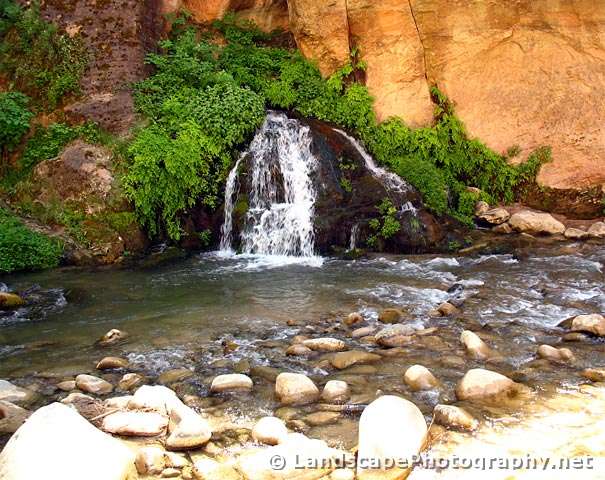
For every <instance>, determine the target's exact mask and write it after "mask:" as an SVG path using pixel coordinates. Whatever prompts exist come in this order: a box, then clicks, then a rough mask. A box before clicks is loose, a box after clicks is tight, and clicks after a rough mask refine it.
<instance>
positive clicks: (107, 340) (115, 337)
mask: <svg viewBox="0 0 605 480" xmlns="http://www.w3.org/2000/svg"><path fill="white" fill-rule="evenodd" d="M127 336H128V334H127V333H126V332H123V331H121V330H118V329H117V328H112V329H111V330H110V331H109V332H107V333H106V334H105V335H103V336H102V337H101V338H100V339H99V341H98V344H99V345H100V346H101V347H108V346H110V345H115V344H116V343H119V342H121V341H123V340H125V339H126V337H127Z"/></svg>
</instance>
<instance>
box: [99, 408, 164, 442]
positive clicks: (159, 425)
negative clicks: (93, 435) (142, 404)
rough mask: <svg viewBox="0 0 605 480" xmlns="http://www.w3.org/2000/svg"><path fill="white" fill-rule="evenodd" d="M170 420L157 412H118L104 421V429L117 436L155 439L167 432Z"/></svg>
mask: <svg viewBox="0 0 605 480" xmlns="http://www.w3.org/2000/svg"><path fill="white" fill-rule="evenodd" d="M167 427H168V418H167V417H165V416H164V415H160V414H159V413H155V412H116V413H112V414H111V415H108V416H106V417H105V418H104V419H103V425H102V427H101V428H102V429H103V430H104V431H106V432H108V433H113V434H115V435H123V436H130V437H155V436H158V435H162V434H163V433H165V432H166V428H167Z"/></svg>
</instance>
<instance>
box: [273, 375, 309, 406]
mask: <svg viewBox="0 0 605 480" xmlns="http://www.w3.org/2000/svg"><path fill="white" fill-rule="evenodd" d="M275 394H276V396H277V398H278V400H279V401H280V402H281V403H282V404H284V405H305V404H307V403H313V402H315V401H317V400H318V399H319V389H318V388H317V387H316V386H315V384H314V383H313V381H312V380H311V379H310V378H309V377H307V376H306V375H303V374H301V373H280V374H279V375H278V377H277V379H276V380H275Z"/></svg>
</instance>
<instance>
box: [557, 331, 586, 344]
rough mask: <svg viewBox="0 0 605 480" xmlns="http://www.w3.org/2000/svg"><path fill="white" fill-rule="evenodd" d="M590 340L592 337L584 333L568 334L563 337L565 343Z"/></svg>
mask: <svg viewBox="0 0 605 480" xmlns="http://www.w3.org/2000/svg"><path fill="white" fill-rule="evenodd" d="M588 338H590V337H589V336H588V335H587V334H586V333H582V332H571V333H566V334H565V335H563V336H562V337H561V339H562V340H563V341H564V342H583V341H585V340H588Z"/></svg>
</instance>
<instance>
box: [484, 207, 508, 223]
mask: <svg viewBox="0 0 605 480" xmlns="http://www.w3.org/2000/svg"><path fill="white" fill-rule="evenodd" d="M477 218H479V219H480V220H483V221H484V222H486V223H489V224H490V225H501V224H503V223H505V222H507V221H508V219H509V218H510V213H509V212H508V210H506V209H505V208H493V209H491V210H488V211H487V212H484V213H482V214H480V215H477Z"/></svg>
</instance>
